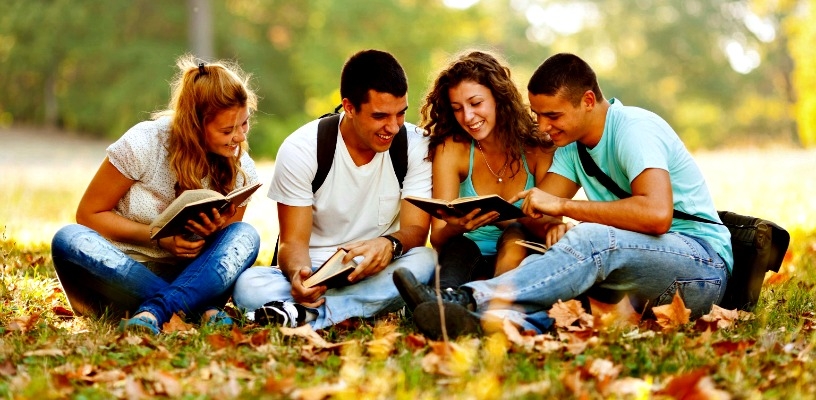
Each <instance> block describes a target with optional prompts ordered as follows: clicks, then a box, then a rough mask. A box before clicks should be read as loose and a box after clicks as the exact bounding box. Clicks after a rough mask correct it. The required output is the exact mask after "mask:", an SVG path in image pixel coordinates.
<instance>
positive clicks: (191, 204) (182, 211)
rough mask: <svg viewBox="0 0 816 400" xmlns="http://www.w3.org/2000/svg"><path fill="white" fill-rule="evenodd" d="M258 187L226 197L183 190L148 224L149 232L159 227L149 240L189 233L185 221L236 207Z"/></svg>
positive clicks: (254, 186)
mask: <svg viewBox="0 0 816 400" xmlns="http://www.w3.org/2000/svg"><path fill="white" fill-rule="evenodd" d="M259 187H261V183H260V182H256V183H255V184H254V185H248V186H244V187H240V188H238V189H235V190H233V191H232V192H229V193H227V195H226V196H225V195H223V194H221V193H218V192H216V191H215V190H210V189H194V190H185V191H183V192H182V193H181V194H180V195H179V197H176V199H175V200H173V202H172V203H170V205H168V206H167V208H165V209H164V211H162V212H161V214H159V216H158V217H156V219H154V220H153V222H152V223H150V228H151V231H152V230H153V228H155V227H160V229H157V230H156V232H154V233H153V235H151V236H150V239H151V240H156V239H161V238H163V237H167V236H175V235H179V234H182V233H189V231H188V230H187V229H186V228H185V225H187V221H189V220H191V219H193V220H196V221H198V220H199V216H198V215H199V214H200V213H202V212H203V213H205V214H207V215H212V209H213V208H215V209H217V210H218V212H222V211H224V210H226V209H227V208H229V205H230V204H235V206H236V207H237V206H239V205H240V204H241V203H243V202H244V201H245V200H246V199H248V198H249V196H252V193H255V191H256V190H258V188H259Z"/></svg>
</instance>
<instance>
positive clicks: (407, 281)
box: [394, 268, 475, 311]
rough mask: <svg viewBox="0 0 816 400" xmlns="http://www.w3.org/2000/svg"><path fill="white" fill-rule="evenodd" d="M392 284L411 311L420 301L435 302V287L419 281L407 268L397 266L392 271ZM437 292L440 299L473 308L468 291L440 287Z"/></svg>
mask: <svg viewBox="0 0 816 400" xmlns="http://www.w3.org/2000/svg"><path fill="white" fill-rule="evenodd" d="M394 285H396V286H397V290H399V293H400V296H402V299H403V300H405V304H406V305H407V306H408V309H409V310H411V311H414V309H416V308H417V306H419V305H420V304H422V303H427V302H433V303H436V289H435V288H433V287H431V286H428V285H423V284H421V283H419V282H418V281H417V280H416V277H414V274H412V273H411V271H409V270H408V269H407V268H397V270H396V271H394ZM439 294H440V295H441V296H442V301H445V302H448V303H454V304H458V305H460V306H462V307H464V308H465V309H468V310H474V309H475V306H474V304H473V299H472V297H471V296H470V293H468V292H466V291H465V290H463V289H452V288H447V289H442V290H441V291H440V293H439Z"/></svg>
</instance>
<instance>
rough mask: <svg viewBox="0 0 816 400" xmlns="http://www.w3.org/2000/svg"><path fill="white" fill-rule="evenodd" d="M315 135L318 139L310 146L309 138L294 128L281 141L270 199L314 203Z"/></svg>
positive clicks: (288, 203)
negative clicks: (290, 133)
mask: <svg viewBox="0 0 816 400" xmlns="http://www.w3.org/2000/svg"><path fill="white" fill-rule="evenodd" d="M306 136H308V135H306ZM313 138H314V141H315V143H314V144H313V145H311V146H309V143H307V139H308V138H307V137H304V135H298V132H295V133H293V134H292V135H290V136H289V137H288V138H287V139H286V140H284V142H283V144H281V147H280V149H278V155H277V157H276V158H275V169H274V172H273V173H272V182H271V183H270V185H269V192H268V193H267V196H268V197H269V198H270V199H272V200H275V201H277V202H278V203H281V204H285V205H288V206H296V207H308V206H311V205H313V204H314V193H312V179H314V176H315V174H316V173H317V154H316V151H317V150H316V148H315V146H317V139H316V136H313Z"/></svg>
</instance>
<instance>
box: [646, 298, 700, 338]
mask: <svg viewBox="0 0 816 400" xmlns="http://www.w3.org/2000/svg"><path fill="white" fill-rule="evenodd" d="M652 311H653V312H654V315H655V317H656V318H657V324H658V325H660V327H661V328H663V330H664V331H665V330H671V329H676V328H677V327H679V326H680V325H683V324H687V323H688V322H689V316H690V315H691V310H689V309H688V308H686V304H685V303H684V302H683V299H682V298H681V297H680V292H679V291H677V292H674V298H672V302H671V303H670V304H666V305H663V306H657V307H654V308H652Z"/></svg>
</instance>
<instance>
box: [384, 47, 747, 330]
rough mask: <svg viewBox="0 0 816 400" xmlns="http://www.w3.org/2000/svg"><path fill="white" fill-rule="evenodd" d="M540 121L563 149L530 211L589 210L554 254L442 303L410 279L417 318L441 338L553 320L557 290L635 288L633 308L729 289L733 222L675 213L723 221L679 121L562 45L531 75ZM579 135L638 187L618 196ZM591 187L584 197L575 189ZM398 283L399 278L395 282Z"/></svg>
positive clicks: (702, 299) (714, 296) (608, 292)
mask: <svg viewBox="0 0 816 400" xmlns="http://www.w3.org/2000/svg"><path fill="white" fill-rule="evenodd" d="M527 89H528V95H529V99H530V107H531V108H532V111H533V113H534V114H535V115H536V116H537V119H538V127H539V129H540V130H541V131H542V132H545V133H547V134H549V135H550V137H551V138H552V140H553V142H555V144H556V146H558V149H557V150H556V153H555V157H554V158H553V165H552V167H550V170H549V172H548V173H547V175H546V176H545V177H544V181H543V182H542V184H541V185H540V187H541V189H538V188H533V189H530V190H526V191H523V192H521V193H519V194H518V195H517V196H516V197H514V198H513V199H511V200H512V201H515V200H517V199H524V202H523V205H522V210H523V211H524V212H525V213H526V214H527V215H529V216H531V217H533V218H537V217H540V216H555V217H561V216H566V217H570V218H572V219H574V220H577V221H583V222H581V223H580V224H578V225H576V226H575V227H574V228H572V229H570V230H569V231H567V233H566V234H565V235H564V236H563V237H562V238H561V239H560V240H559V241H558V242H556V243H555V244H554V245H553V246H552V247H550V249H549V250H547V252H546V253H544V254H540V255H535V254H534V255H531V256H529V257H527V258H526V259H524V261H523V262H522V263H521V265H520V266H519V267H518V268H516V269H514V270H512V271H509V272H507V273H505V274H503V275H500V276H498V277H496V278H493V279H489V280H484V281H476V282H470V283H466V284H464V285H462V286H461V287H459V288H457V289H455V290H454V291H452V293H448V294H446V296H445V298H444V300H445V301H444V302H443V305H442V307H439V306H438V305H437V301H436V296H435V292H434V290H433V288H431V287H428V286H427V285H423V284H420V283H417V282H416V281H415V280H414V281H412V282H409V281H403V282H402V284H403V287H401V288H400V291H401V292H406V293H409V294H410V295H409V296H406V301H408V299H417V300H415V301H413V302H412V304H409V306H413V307H414V308H415V309H414V314H413V315H414V321H415V323H416V325H417V327H418V328H419V329H420V330H421V331H422V332H424V333H425V334H427V335H429V336H433V337H438V336H440V335H441V333H442V331H443V326H442V323H441V321H440V314H441V313H442V312H444V313H445V321H446V324H445V326H444V328H445V329H446V330H447V333H448V334H449V335H451V336H458V335H464V334H478V333H479V332H482V331H483V330H482V328H483V326H482V324H485V327H492V326H493V323H494V322H496V321H497V320H500V319H503V318H507V319H509V320H510V321H511V322H513V323H515V324H516V325H518V326H520V327H522V328H523V329H530V330H535V331H538V332H541V331H543V330H546V329H548V328H549V327H551V324H552V320H551V319H550V318H549V316H548V315H547V310H548V309H549V308H550V307H552V305H553V304H555V303H556V302H558V301H559V300H562V301H567V300H570V299H573V298H576V297H577V296H579V295H584V294H586V295H588V296H589V297H593V298H595V299H597V300H599V301H602V302H605V303H613V304H614V303H617V302H618V301H619V300H620V299H622V298H623V296H625V295H628V296H629V299H630V301H631V302H632V305H633V306H634V308H635V310H637V311H638V312H641V313H646V312H648V311H649V310H650V309H651V308H652V307H654V306H659V305H663V304H667V303H670V302H671V301H672V298H673V296H674V295H675V293H679V294H680V295H681V296H682V298H683V300H684V302H685V305H686V307H687V308H689V309H691V317H692V318H696V317H699V316H701V315H702V314H704V313H706V312H708V311H709V310H710V309H711V306H712V305H714V304H717V303H718V302H719V301H720V299H721V298H722V297H723V294H724V292H725V287H726V283H727V280H728V277H729V274H730V269H731V266H732V265H733V257H732V254H731V242H730V234H729V231H728V229H727V228H726V227H725V226H722V225H715V224H708V223H702V222H694V221H689V220H683V219H677V218H673V210H674V209H676V210H679V211H682V212H685V213H687V214H691V215H696V216H698V217H702V218H704V219H708V220H711V221H718V222H719V221H720V219H719V216H718V214H717V211H716V210H715V208H714V203H713V200H712V198H711V195H710V193H709V191H708V188H707V187H706V184H705V179H704V178H703V175H702V173H701V172H700V169H699V168H698V167H697V164H696V163H695V162H694V159H693V158H692V156H691V154H689V152H688V150H687V149H686V148H685V146H684V145H683V142H682V141H681V140H680V138H679V137H678V136H677V134H676V133H675V132H674V130H673V129H672V128H671V127H670V126H669V124H668V123H666V122H665V121H664V120H663V119H662V118H660V117H659V116H657V115H656V114H654V113H652V112H649V111H647V110H644V109H642V108H637V107H631V106H624V105H623V104H622V103H621V102H620V101H619V100H617V99H610V100H606V99H605V98H604V96H603V94H602V93H601V90H600V87H599V85H598V81H597V78H596V77H595V72H594V71H593V70H592V68H591V67H590V66H589V65H588V64H587V63H586V62H585V61H584V60H582V59H581V58H579V57H577V56H575V55H572V54H556V55H554V56H552V57H550V58H548V59H547V60H546V61H544V63H543V64H542V65H541V66H539V68H538V69H537V70H536V71H535V73H534V74H533V76H532V78H531V79H530V82H529V84H528V86H527ZM578 146H585V147H586V150H587V151H588V153H589V156H590V157H591V158H592V159H593V160H594V161H595V163H596V164H597V165H598V166H599V167H600V169H602V170H603V171H604V172H605V173H606V174H607V175H608V176H610V177H611V179H612V180H614V182H615V183H616V184H617V185H618V186H620V187H621V188H622V189H623V190H625V191H627V192H628V193H631V197H627V198H619V197H617V196H616V195H615V194H614V193H613V192H612V191H611V190H609V189H607V188H606V187H605V186H604V185H602V184H601V183H600V182H599V181H598V180H597V179H596V178H594V177H590V176H588V174H587V173H586V172H585V170H584V168H583V167H582V163H581V161H580V158H579V148H578ZM581 187H583V188H584V191H585V193H586V196H587V198H588V201H584V200H571V199H572V197H573V196H574V195H575V194H576V192H577V191H578V189H579V188H581ZM397 283H398V284H400V282H397Z"/></svg>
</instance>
